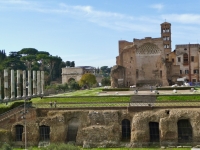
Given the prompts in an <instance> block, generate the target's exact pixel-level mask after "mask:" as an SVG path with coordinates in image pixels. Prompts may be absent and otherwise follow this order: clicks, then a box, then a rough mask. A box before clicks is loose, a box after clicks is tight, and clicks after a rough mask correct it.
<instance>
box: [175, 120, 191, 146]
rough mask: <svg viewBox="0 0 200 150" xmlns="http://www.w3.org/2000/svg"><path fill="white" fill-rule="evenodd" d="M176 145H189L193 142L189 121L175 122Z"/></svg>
mask: <svg viewBox="0 0 200 150" xmlns="http://www.w3.org/2000/svg"><path fill="white" fill-rule="evenodd" d="M177 130H178V143H191V142H192V141H193V128H192V126H191V123H190V121H189V119H180V120H178V122H177Z"/></svg>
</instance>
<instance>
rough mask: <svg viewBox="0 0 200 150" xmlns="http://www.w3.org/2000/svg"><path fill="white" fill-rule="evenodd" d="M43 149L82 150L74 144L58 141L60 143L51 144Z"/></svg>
mask: <svg viewBox="0 0 200 150" xmlns="http://www.w3.org/2000/svg"><path fill="white" fill-rule="evenodd" d="M41 149H42V150H65V149H66V150H80V148H79V147H77V146H75V145H73V144H64V143H58V144H54V143H53V144H50V145H49V146H48V147H45V148H41Z"/></svg>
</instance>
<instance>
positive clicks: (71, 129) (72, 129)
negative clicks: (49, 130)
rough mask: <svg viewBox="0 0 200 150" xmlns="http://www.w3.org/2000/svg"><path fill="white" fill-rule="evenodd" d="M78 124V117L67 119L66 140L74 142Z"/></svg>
mask: <svg viewBox="0 0 200 150" xmlns="http://www.w3.org/2000/svg"><path fill="white" fill-rule="evenodd" d="M79 125H80V122H79V120H78V118H72V119H71V120H70V121H69V124H68V130H67V142H69V141H73V142H76V136H77V133H78V127H79Z"/></svg>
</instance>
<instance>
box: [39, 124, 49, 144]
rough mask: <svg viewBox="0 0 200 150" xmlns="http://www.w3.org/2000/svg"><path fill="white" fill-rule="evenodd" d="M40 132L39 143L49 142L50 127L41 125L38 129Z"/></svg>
mask: <svg viewBox="0 0 200 150" xmlns="http://www.w3.org/2000/svg"><path fill="white" fill-rule="evenodd" d="M39 130H40V141H49V140H50V127H49V126H45V125H42V126H40V127H39Z"/></svg>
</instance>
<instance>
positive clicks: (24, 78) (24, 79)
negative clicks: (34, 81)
mask: <svg viewBox="0 0 200 150" xmlns="http://www.w3.org/2000/svg"><path fill="white" fill-rule="evenodd" d="M23 97H24V98H25V97H26V70H23Z"/></svg>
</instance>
